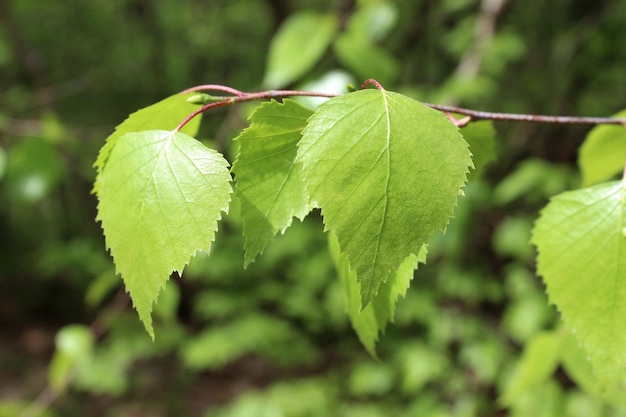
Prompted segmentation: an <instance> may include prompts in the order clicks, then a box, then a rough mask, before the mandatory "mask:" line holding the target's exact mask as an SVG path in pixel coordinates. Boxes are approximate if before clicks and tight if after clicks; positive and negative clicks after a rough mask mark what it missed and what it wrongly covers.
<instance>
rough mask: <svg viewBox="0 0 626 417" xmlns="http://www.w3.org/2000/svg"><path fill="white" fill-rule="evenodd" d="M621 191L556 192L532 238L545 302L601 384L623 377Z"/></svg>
mask: <svg viewBox="0 0 626 417" xmlns="http://www.w3.org/2000/svg"><path fill="white" fill-rule="evenodd" d="M625 193H626V192H625V190H624V187H623V185H622V183H620V182H610V183H605V184H600V185H596V186H594V187H591V188H586V189H582V190H577V191H570V192H566V193H562V194H559V195H557V196H556V197H554V198H553V199H552V200H551V201H550V203H549V204H548V205H547V206H546V207H545V208H544V209H543V210H542V211H541V216H540V218H539V220H538V221H537V223H536V225H535V228H534V231H533V238H532V241H533V243H534V244H535V245H536V246H537V249H538V251H539V255H538V271H539V273H540V274H541V275H543V277H544V281H545V284H546V287H547V292H548V295H549V297H550V300H551V301H552V302H553V303H554V304H555V305H556V306H557V308H558V309H559V310H560V311H561V315H562V317H563V321H564V322H565V324H566V325H567V326H568V327H569V328H570V329H572V331H573V332H574V334H575V335H576V338H577V339H578V340H579V341H580V343H581V346H582V348H583V349H584V350H585V351H586V353H587V355H588V356H589V358H590V360H591V363H592V365H593V367H594V369H595V372H596V376H597V377H598V381H599V382H600V383H601V384H602V385H603V386H604V387H606V386H609V385H615V384H617V383H619V382H621V381H622V379H623V378H624V375H625V374H624V370H625V368H624V365H625V364H626V350H624V346H626V320H625V319H624V318H625V317H626V303H624V300H626V237H625V236H624V226H625V224H624V215H625V214H626V213H625V212H624V198H625V197H626V195H625Z"/></svg>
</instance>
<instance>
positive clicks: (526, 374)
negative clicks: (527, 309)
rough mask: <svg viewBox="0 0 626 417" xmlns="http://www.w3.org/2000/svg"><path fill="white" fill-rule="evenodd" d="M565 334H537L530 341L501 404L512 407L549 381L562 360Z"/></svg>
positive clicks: (556, 332)
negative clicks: (531, 391) (524, 396)
mask: <svg viewBox="0 0 626 417" xmlns="http://www.w3.org/2000/svg"><path fill="white" fill-rule="evenodd" d="M562 342H563V334H562V333H561V332H558V331H550V332H547V331H544V332H540V333H537V334H535V335H534V336H533V338H532V339H530V340H529V341H528V343H527V344H526V347H525V348H524V353H523V354H522V358H521V360H520V362H519V363H518V364H517V368H516V370H515V373H514V374H513V378H512V380H511V382H510V384H509V386H508V387H507V388H506V390H505V392H504V394H503V395H502V398H501V399H500V402H501V403H502V404H503V405H505V406H510V405H512V404H514V403H515V402H516V401H518V400H519V399H520V398H522V396H523V395H524V394H525V393H526V392H528V391H530V390H532V389H534V388H535V387H537V386H539V385H541V384H542V383H544V382H545V381H547V380H548V379H549V378H550V377H551V376H552V374H553V373H554V371H555V370H556V367H557V366H558V365H559V362H560V359H561V351H562V347H561V346H562Z"/></svg>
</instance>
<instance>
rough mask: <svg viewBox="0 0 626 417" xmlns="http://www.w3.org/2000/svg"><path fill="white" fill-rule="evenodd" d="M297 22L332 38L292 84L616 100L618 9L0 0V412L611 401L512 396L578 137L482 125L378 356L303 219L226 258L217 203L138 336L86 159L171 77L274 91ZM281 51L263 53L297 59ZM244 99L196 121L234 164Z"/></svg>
mask: <svg viewBox="0 0 626 417" xmlns="http://www.w3.org/2000/svg"><path fill="white" fill-rule="evenodd" d="M306 13H309V14H310V13H319V14H321V15H317V16H327V17H329V18H330V17H332V19H335V20H336V21H337V22H338V30H337V32H336V33H334V35H333V36H335V38H336V39H335V41H334V42H333V44H332V46H331V47H330V48H328V49H327V50H326V51H325V52H324V54H323V55H322V56H320V57H319V59H317V60H315V62H312V63H311V64H310V65H308V66H307V64H304V67H305V71H303V72H301V73H300V74H298V75H297V77H296V79H293V80H289V82H288V86H289V87H293V88H299V89H307V90H320V89H325V88H333V89H338V90H337V91H338V92H342V91H344V90H345V85H346V84H348V83H352V84H355V85H359V84H360V83H361V82H362V81H363V80H364V79H366V78H370V77H373V78H376V79H378V80H379V81H380V82H381V83H383V85H384V86H385V88H387V89H389V90H394V91H399V92H401V93H403V94H406V95H408V96H411V97H413V98H415V99H417V100H421V101H426V102H432V103H439V104H452V105H462V106H464V107H468V108H474V109H481V110H492V111H500V112H520V113H542V114H563V115H585V116H610V115H612V114H614V113H616V112H618V111H620V110H621V109H623V108H625V107H626V100H625V97H626V49H624V48H623V45H624V44H625V43H626V35H625V32H624V28H625V27H626V3H624V2H613V1H608V0H607V1H594V2H589V1H582V0H559V1H550V2H536V3H534V4H533V5H532V7H531V6H529V5H528V3H527V2H514V1H511V2H506V1H504V0H483V1H473V0H445V1H429V0H421V1H409V0H405V1H397V2H383V1H375V0H371V1H357V2H352V1H339V2H337V1H322V0H317V1H314V0H303V1H299V2H288V1H285V0H265V1H252V0H229V1H206V2H200V1H191V0H185V1H175V0H161V1H150V0H115V1H91V2H85V1H80V0H67V1H65V2H44V1H35V0H7V1H3V2H0V25H1V26H0V247H1V250H0V416H15V415H19V414H20V413H21V412H22V411H23V410H24V409H26V410H29V411H28V412H33V413H34V414H33V415H39V414H41V413H43V415H46V416H155V417H157V416H170V415H188V416H207V417H208V416H238V417H241V416H248V415H254V416H270V415H272V416H274V415H279V416H294V417H295V416H326V415H336V416H352V415H354V416H356V415H358V416H365V417H367V416H388V415H394V416H413V415H429V416H491V415H492V416H498V415H519V416H524V415H535V416H542V415H545V416H561V415H563V416H604V415H607V416H609V415H610V416H612V415H626V405H624V404H619V403H615V402H610V401H606V400H603V399H602V398H601V397H600V396H599V395H597V393H596V392H593V390H592V389H588V387H584V386H581V384H580V383H579V382H580V381H579V380H578V379H577V378H576V377H575V376H573V375H571V374H568V372H567V370H564V369H563V368H562V367H559V368H556V369H549V366H548V368H546V369H543V368H541V364H540V363H539V364H534V365H533V366H535V367H538V370H537V369H535V375H539V374H541V375H542V377H541V378H534V379H532V378H531V379H532V381H531V382H532V383H529V382H527V383H526V384H525V385H524V384H522V388H523V389H522V388H519V384H518V388H517V389H512V388H511V387H512V386H515V383H514V381H515V380H518V381H519V378H520V377H519V372H518V369H519V364H520V361H521V359H522V358H523V357H524V352H525V351H526V352H528V347H529V346H531V345H533V344H535V345H537V343H538V342H537V341H538V340H539V341H541V340H542V339H541V338H542V337H543V336H545V335H546V333H545V332H546V331H552V330H554V329H557V328H558V325H559V320H558V316H557V314H556V312H555V310H554V308H553V307H551V306H550V305H549V303H548V300H547V297H546V295H545V293H544V288H543V284H542V281H541V279H540V278H539V277H537V276H536V273H535V253H534V250H533V248H532V246H531V245H530V244H529V240H530V231H531V228H532V225H533V222H534V220H535V219H536V217H537V213H538V210H539V209H540V208H541V207H543V206H544V205H545V204H546V202H547V201H548V199H549V197H550V196H553V195H554V194H556V193H558V192H561V191H564V190H568V189H572V188H576V187H578V186H579V185H580V173H579V170H578V167H577V157H578V148H579V146H580V144H581V143H582V141H583V139H584V137H585V135H586V133H587V132H588V131H589V128H588V127H581V126H563V125H538V124H504V123H499V124H496V128H497V159H496V160H495V161H494V162H493V163H492V164H490V165H489V166H488V167H487V169H486V171H485V173H484V175H483V178H482V180H481V181H479V182H476V183H474V184H472V185H471V186H470V187H468V188H467V189H466V197H465V198H463V199H461V202H460V205H459V207H458V208H457V211H456V214H455V219H454V221H453V223H452V224H451V225H450V227H449V228H448V231H447V233H446V235H445V236H439V237H437V238H436V239H435V240H434V241H433V242H432V243H431V247H430V254H429V261H428V264H427V265H426V266H421V267H420V269H419V271H418V272H417V273H416V276H415V278H414V280H413V283H412V286H411V288H410V290H409V292H408V294H407V296H406V299H402V300H400V302H399V303H398V311H397V314H396V317H395V322H394V323H393V324H392V325H390V326H389V327H388V329H387V332H386V334H385V335H383V336H382V337H381V341H380V343H379V346H378V356H379V360H376V359H374V358H372V357H371V356H370V355H369V354H368V353H367V352H366V351H365V349H364V348H363V347H362V346H361V345H360V344H359V341H358V339H357V338H356V336H355V335H354V332H353V331H352V329H351V328H350V324H349V321H348V318H347V316H346V314H345V311H344V304H343V300H342V294H341V288H340V284H339V282H338V280H337V277H336V273H335V270H334V266H333V262H332V259H331V256H330V254H329V252H328V249H327V247H326V238H325V236H324V235H323V233H322V225H321V222H320V219H319V216H317V215H315V214H313V215H311V216H309V218H308V219H307V220H306V221H305V222H303V223H300V222H295V224H294V226H293V227H292V228H290V229H289V230H288V231H287V233H285V235H282V236H279V237H277V239H276V240H275V241H274V242H272V243H271V244H270V245H269V246H268V248H267V249H266V251H265V253H264V254H263V255H262V256H261V257H260V258H259V259H258V260H257V261H256V262H255V263H254V264H252V265H251V266H250V267H248V269H246V270H244V269H243V268H242V266H243V258H242V237H241V222H240V221H239V219H238V213H237V210H236V208H233V209H231V213H230V214H229V216H228V218H227V219H226V222H225V223H222V225H221V226H220V233H219V234H218V237H217V241H216V243H215V245H214V248H213V250H212V253H211V254H210V256H199V257H197V258H196V259H194V261H193V262H192V264H191V265H190V267H189V268H188V269H187V270H186V271H185V273H184V274H183V276H182V277H181V278H180V279H179V278H175V279H173V280H172V281H171V283H170V285H168V288H167V290H166V291H165V292H164V293H163V295H162V296H161V298H160V299H159V304H158V305H157V309H156V312H155V315H156V317H157V326H156V333H157V340H156V342H154V343H153V342H152V341H151V340H150V338H149V337H148V335H147V334H146V333H145V331H144V330H143V328H142V325H141V324H140V323H139V321H138V318H137V316H136V313H135V312H134V311H133V310H132V307H131V306H130V303H129V301H128V298H127V295H126V294H125V293H124V291H123V287H122V286H121V280H120V279H119V277H116V276H115V273H114V268H113V264H112V261H111V259H110V257H109V255H108V253H107V252H106V250H105V248H104V240H103V237H102V231H101V229H100V226H99V224H97V223H96V222H95V220H94V219H95V215H96V204H97V202H96V199H95V197H94V196H93V195H92V194H91V187H92V186H93V180H94V176H95V171H94V169H93V167H92V165H93V162H94V161H95V158H96V155H97V152H98V150H99V148H100V147H101V146H102V145H103V141H104V139H105V138H106V137H107V136H108V135H109V134H110V133H111V131H112V130H113V129H114V127H115V126H116V125H117V124H119V123H120V122H121V121H122V120H123V119H124V118H125V117H126V116H127V115H128V114H129V113H131V112H133V111H135V110H137V109H139V108H142V107H145V106H147V105H150V104H152V103H154V102H156V101H158V100H160V99H162V98H164V97H166V96H169V95H171V94H174V93H176V92H178V91H181V90H183V89H185V88H187V87H190V86H192V85H196V84H204V83H212V84H224V85H229V86H232V87H234V88H237V89H239V90H244V91H255V90H259V89H264V88H268V87H274V85H272V83H278V81H276V79H275V78H272V71H273V69H272V67H271V64H270V63H269V62H270V55H269V53H268V51H269V50H270V47H271V45H272V40H273V39H276V36H277V34H279V33H280V32H279V29H280V28H281V27H283V26H284V24H285V23H286V22H289V20H290V19H293V18H294V17H298V16H302V15H303V14H306ZM306 29H312V32H310V33H301V36H304V37H306V36H318V35H316V30H318V29H319V28H304V27H303V28H302V30H303V31H304V30H306ZM296 33H297V31H296ZM294 39H295V38H294ZM297 52H298V51H297V49H296V53H294V54H293V56H292V57H291V59H290V60H288V61H286V63H283V64H281V65H282V66H283V67H286V68H288V69H289V66H291V65H293V66H295V67H298V66H299V65H300V66H301V65H302V60H303V56H304V55H306V54H302V55H300V54H298V53H297ZM253 107H254V104H253V105H247V104H246V105H241V106H234V107H230V108H228V109H227V110H221V109H220V110H215V111H213V112H209V113H208V114H207V115H205V117H204V120H203V126H202V134H201V136H202V138H204V139H206V143H208V144H210V145H211V146H212V147H214V148H216V149H218V150H219V151H220V152H223V153H225V154H227V155H233V154H234V153H235V152H236V148H235V145H233V143H232V142H231V139H232V138H233V137H234V136H236V135H237V134H238V132H239V131H241V129H243V128H244V127H245V126H246V117H247V116H248V115H249V114H250V112H251V110H252V109H253ZM68 326H69V327H68ZM62 329H63V330H64V331H63V332H61V333H59V332H60V331H61V330H62ZM84 329H88V330H89V331H90V332H92V333H93V334H94V335H95V336H96V338H97V341H96V342H95V345H94V346H91V347H83V349H85V351H88V355H89V357H90V365H89V366H81V367H78V369H71V372H70V370H68V369H69V368H68V369H64V368H63V366H62V365H58V364H59V363H60V362H59V360H58V359H55V358H58V357H59V355H58V354H55V352H57V353H58V351H57V350H56V348H55V343H56V345H59V344H61V345H62V343H63V340H61V339H62V338H61V337H59V335H60V334H63V335H66V336H67V335H69V336H67V337H69V338H70V340H72V341H74V342H75V340H74V339H72V337H75V336H76V335H77V334H79V335H80V334H81V331H82V330H84ZM55 339H56V340H55ZM79 339H80V338H79ZM539 356H542V355H539ZM543 356H545V354H544V355H543ZM55 361H56V362H55ZM539 362H540V361H539ZM55 363H56V364H57V365H56V368H55ZM51 364H52V366H51ZM512 381H513V382H512ZM39 406H41V407H39Z"/></svg>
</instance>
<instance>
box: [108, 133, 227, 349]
mask: <svg viewBox="0 0 626 417" xmlns="http://www.w3.org/2000/svg"><path fill="white" fill-rule="evenodd" d="M230 179H231V177H230V173H229V172H228V162H227V161H226V160H225V159H224V158H223V157H222V155H220V154H218V153H217V152H215V151H214V150H212V149H208V148H206V147H205V146H204V145H202V144H201V143H200V142H198V141H196V140H195V139H193V138H192V137H190V136H187V135H186V134H184V133H180V132H168V131H162V130H155V131H147V132H141V133H127V134H125V135H123V136H121V137H119V138H118V140H117V145H116V146H115V148H113V149H112V151H111V154H110V156H109V160H108V162H107V169H106V170H104V171H103V172H102V173H101V174H100V190H99V192H98V197H99V200H100V202H99V204H98V217H97V219H98V220H99V221H101V222H102V228H103V230H104V234H105V237H106V245H107V247H108V248H109V249H110V251H111V255H112V256H113V259H114V261H115V265H116V268H117V272H119V273H120V274H121V275H122V278H123V279H124V283H125V284H126V289H127V290H128V292H129V293H130V295H131V297H132V299H133V304H134V305H135V308H136V309H137V312H138V313H139V318H140V319H141V320H142V321H143V323H144V326H145V327H146V330H147V331H148V333H150V335H151V336H152V337H153V338H154V333H153V330H152V319H151V316H150V313H151V311H152V303H153V302H154V301H156V299H157V296H158V294H159V291H160V290H161V288H163V286H164V285H165V283H166V282H167V279H168V278H169V276H170V274H171V273H172V272H174V271H176V272H181V271H182V270H183V268H184V266H185V265H186V264H187V263H188V262H189V259H190V258H191V257H192V256H193V255H194V254H195V253H196V252H197V251H199V250H206V251H208V250H209V248H210V246H211V242H212V241H213V239H214V236H215V231H216V229H217V222H218V220H220V219H221V212H222V211H224V212H226V211H227V210H228V203H229V200H230V192H231V189H230Z"/></svg>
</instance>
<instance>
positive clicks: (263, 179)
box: [232, 100, 312, 266]
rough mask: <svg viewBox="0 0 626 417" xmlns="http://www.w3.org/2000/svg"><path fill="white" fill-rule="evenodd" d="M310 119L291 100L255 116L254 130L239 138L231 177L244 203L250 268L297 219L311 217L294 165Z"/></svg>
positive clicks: (266, 107)
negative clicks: (279, 234) (298, 145)
mask: <svg viewBox="0 0 626 417" xmlns="http://www.w3.org/2000/svg"><path fill="white" fill-rule="evenodd" d="M311 114H312V111H311V110H308V109H305V108H304V107H302V106H300V105H299V104H297V103H295V102H293V101H292V100H285V102H284V103H283V104H280V103H277V102H275V101H271V102H266V103H263V104H261V105H260V106H259V107H257V109H256V110H255V111H254V113H252V115H251V116H250V121H251V122H252V124H251V125H250V127H248V128H247V129H246V130H244V131H243V132H242V133H241V135H239V136H238V137H237V138H236V140H237V141H238V142H239V154H238V155H237V160H236V161H235V163H234V164H233V167H232V172H233V173H234V174H235V178H236V180H237V182H236V189H235V191H236V195H237V197H239V198H240V199H241V215H242V217H243V234H244V237H245V250H246V254H245V261H244V264H245V266H247V265H249V264H250V262H252V261H253V260H254V258H255V257H256V256H257V255H258V254H259V253H261V252H262V251H263V248H265V245H266V244H267V242H269V241H270V240H271V239H272V238H273V237H274V236H275V235H276V233H277V232H279V231H280V232H284V231H285V229H286V228H287V227H289V226H290V225H291V221H292V219H293V217H294V216H295V217H298V218H299V219H304V217H305V216H306V215H307V213H308V212H309V209H310V208H309V204H308V203H309V196H308V194H307V192H306V188H305V186H304V180H303V176H302V165H301V164H296V163H295V159H296V151H297V147H296V144H297V143H298V141H299V140H300V138H301V137H302V136H301V132H302V129H303V128H304V126H305V124H306V121H307V119H308V117H309V116H310V115H311Z"/></svg>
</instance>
